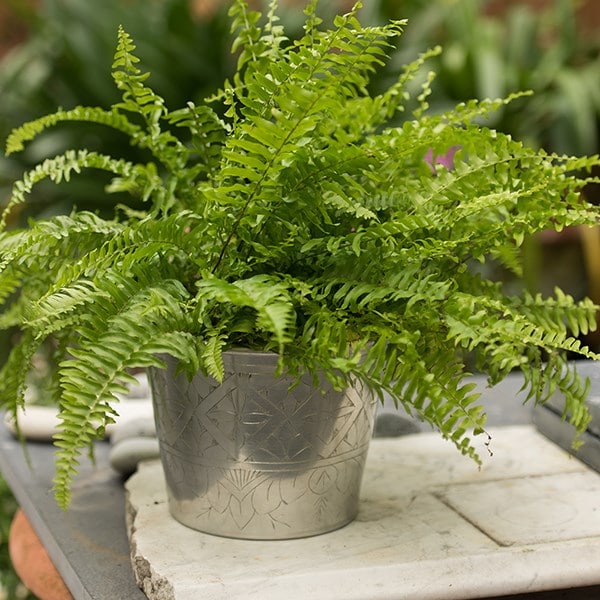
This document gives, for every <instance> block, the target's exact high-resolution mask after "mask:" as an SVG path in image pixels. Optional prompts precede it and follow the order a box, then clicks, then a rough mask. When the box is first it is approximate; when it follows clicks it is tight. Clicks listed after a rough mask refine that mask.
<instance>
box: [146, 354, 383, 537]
mask: <svg viewBox="0 0 600 600" xmlns="http://www.w3.org/2000/svg"><path fill="white" fill-rule="evenodd" d="M162 358H163V359H164V360H165V361H166V362H167V365H168V368H167V369H155V368H152V369H150V370H149V379H150V385H151V387H152V393H153V402H154V414H155V420H156V428H157V435H158V439H159V445H160V455H161V461H162V464H163V469H164V473H165V480H166V486H167V494H168V501H169V510H170V512H171V515H172V516H173V517H174V518H175V519H176V520H177V521H179V522H181V523H183V524H184V525H187V526H189V527H191V528H193V529H196V530H199V531H202V532H205V533H211V534H215V535H220V536H226V537H234V538H243V539H261V540H268V539H288V538H298V537H306V536H311V535H317V534H321V533H325V532H328V531H332V530H334V529H337V528H339V527H342V526H343V525H346V524H347V523H349V522H350V521H352V520H353V519H354V517H355V516H356V514H357V512H358V500H359V492H360V483H361V479H362V474H363V469H364V465H365V460H366V456H367V450H368V446H369V442H370V439H371V435H372V430H373V419H374V413H375V400H374V398H373V396H372V394H370V393H367V392H366V391H362V390H361V389H359V388H358V387H356V388H351V389H348V390H345V391H341V392H340V391H335V390H334V389H333V388H332V386H331V385H330V383H329V382H328V381H327V380H326V379H325V378H324V377H323V378H321V380H320V382H319V384H318V385H317V386H315V385H314V384H313V383H314V382H313V378H312V377H311V376H309V375H306V376H304V377H303V378H302V379H301V380H300V382H299V383H298V384H297V385H295V386H292V384H293V383H294V382H295V381H296V379H295V378H294V377H291V376H289V375H283V376H278V377H275V371H276V367H277V355H276V354H272V353H261V352H252V351H244V350H240V351H228V352H225V353H223V360H224V366H225V377H224V378H223V382H222V383H218V382H217V381H216V380H214V379H213V378H211V377H205V376H203V375H202V374H197V375H196V376H195V377H194V378H193V379H192V380H191V381H190V380H188V378H187V377H186V375H185V374H184V373H179V372H177V362H176V360H175V359H172V358H171V357H162Z"/></svg>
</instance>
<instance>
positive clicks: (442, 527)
mask: <svg viewBox="0 0 600 600" xmlns="http://www.w3.org/2000/svg"><path fill="white" fill-rule="evenodd" d="M491 433H492V437H493V440H492V448H493V453H494V455H493V456H491V457H490V456H483V458H484V460H485V464H484V467H483V468H482V469H481V470H478V468H477V466H476V465H474V463H472V461H470V460H469V459H466V458H464V457H462V456H461V455H460V454H458V453H457V452H456V450H455V449H454V447H453V446H451V445H450V444H448V443H447V442H444V441H443V440H441V439H440V438H439V436H438V435H437V434H417V435H412V436H406V437H402V438H398V439H393V440H374V441H373V443H372V446H371V449H370V453H369V459H368V464H367V470H366V473H365V479H364V483H363V493H362V504H361V510H360V513H359V515H358V518H357V519H356V521H355V522H353V523H352V524H350V525H348V526H347V527H345V528H343V529H340V530H338V531H335V532H332V533H329V534H325V535H322V536H318V537H313V538H307V539H303V540H289V541H277V542H257V541H241V540H230V539H224V538H219V537H215V536H210V535H206V534H202V533H198V532H195V531H192V530H191V529H188V528H186V527H184V526H183V525H180V524H179V523H177V522H176V521H174V520H173V519H172V518H171V517H170V516H169V514H168V511H167V504H166V494H165V490H164V483H163V478H162V471H161V468H160V465H159V464H158V463H157V462H150V463H146V464H143V465H142V466H141V468H140V470H139V472H138V473H137V474H135V475H134V476H133V477H132V478H131V479H130V480H129V481H128V482H127V484H126V486H127V495H128V507H127V513H128V515H129V519H128V520H129V523H128V533H129V537H130V545H131V550H132V563H133V566H134V571H135V574H136V578H137V581H138V585H140V587H142V589H143V590H144V592H145V593H146V595H147V596H148V598H150V599H152V600H173V599H175V600H197V599H198V598H202V599H203V600H241V599H244V600H254V599H256V600H258V599H260V600H276V599H277V600H279V599H281V598H285V599H286V600H306V599H307V598H310V599H311V600H368V599H373V600H399V599H405V598H410V599H411V600H445V599H447V600H452V599H461V600H466V599H469V598H481V597H486V596H494V595H501V594H513V593H521V592H531V591H539V590H546V589H556V588H568V587H578V586H585V585H595V584H599V583H600V512H599V508H598V507H599V505H600V494H599V492H600V475H599V474H597V473H595V472H593V471H591V470H589V469H588V468H587V467H586V466H585V465H584V464H583V463H581V462H579V461H578V460H576V459H574V458H572V457H571V456H570V455H568V454H567V453H566V452H564V451H563V450H561V449H560V448H558V447H557V446H555V445H554V444H552V443H550V442H549V441H547V440H546V439H545V438H543V437H542V436H541V435H539V434H538V433H537V432H536V431H535V430H534V429H533V428H530V427H507V428H499V429H495V430H492V432H491Z"/></svg>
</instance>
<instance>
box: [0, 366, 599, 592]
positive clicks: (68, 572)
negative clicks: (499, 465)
mask: <svg viewBox="0 0 600 600" xmlns="http://www.w3.org/2000/svg"><path fill="white" fill-rule="evenodd" d="M520 383H521V382H520V378H519V377H510V378H508V379H507V380H505V381H504V382H503V383H502V384H501V385H500V386H497V387H496V388H494V389H493V390H486V392H485V396H484V404H485V405H486V407H487V409H488V414H489V421H490V424H492V425H503V424H505V425H513V424H519V423H528V422H530V420H531V409H530V408H526V407H523V406H522V397H519V395H518V393H517V392H518V390H519V387H520ZM385 410H389V408H386V409H385ZM28 453H29V457H30V462H31V467H30V466H28V464H27V461H26V459H25V456H24V453H23V449H22V448H21V446H20V444H19V442H17V441H16V440H15V439H14V438H13V437H12V436H11V435H10V433H9V432H8V431H7V430H6V429H5V428H3V427H0V470H1V471H2V474H3V476H4V477H5V479H6V480H7V482H8V484H9V485H10V487H11V488H12V490H13V492H14V494H15V496H16V498H17V500H18V502H19V503H20V505H21V507H22V508H23V510H24V511H25V513H26V515H27V517H28V518H29V520H30V522H31V524H32V525H33V527H34V529H35V530H36V532H37V534H38V536H39V537H40V539H41V541H42V543H43V544H44V546H45V547H46V549H47V550H48V552H49V554H50V556H51V558H52V560H53V561H54V563H55V565H56V567H57V569H58V570H59V571H60V573H61V575H62V576H63V579H64V580H65V582H66V584H67V586H68V587H69V589H70V590H71V593H72V594H73V596H74V598H75V600H144V599H145V596H144V594H143V593H142V592H141V591H140V590H139V589H138V588H137V586H136V584H135V581H134V577H133V572H132V570H131V566H130V563H129V545H128V541H127V536H126V533H125V522H124V519H125V517H124V507H125V502H124V492H123V482H122V480H121V478H120V476H119V475H117V474H116V473H115V472H113V471H112V470H111V468H110V466H109V465H108V460H107V455H108V446H107V444H104V443H101V444H98V445H97V451H96V465H95V466H93V465H91V464H90V463H89V462H87V461H85V460H84V461H83V462H82V465H83V466H82V469H81V472H80V474H79V476H78V478H77V479H76V482H75V485H74V488H73V502H72V506H71V508H70V509H69V511H67V512H63V511H62V510H60V509H59V508H58V507H57V506H56V504H55V502H54V499H53V496H52V493H51V491H50V490H51V487H52V475H53V468H54V467H53V449H52V447H51V446H50V445H47V444H33V443H30V444H28ZM599 578H600V557H599ZM505 598H506V599H508V598H512V599H516V598H527V599H528V600H559V599H560V600H591V599H593V598H600V585H599V586H594V587H588V588H580V589H572V590H556V591H553V592H538V593H534V594H528V595H521V596H510V597H508V596H507V597H505ZM199 600H201V599H199ZM365 600H366V599H365Z"/></svg>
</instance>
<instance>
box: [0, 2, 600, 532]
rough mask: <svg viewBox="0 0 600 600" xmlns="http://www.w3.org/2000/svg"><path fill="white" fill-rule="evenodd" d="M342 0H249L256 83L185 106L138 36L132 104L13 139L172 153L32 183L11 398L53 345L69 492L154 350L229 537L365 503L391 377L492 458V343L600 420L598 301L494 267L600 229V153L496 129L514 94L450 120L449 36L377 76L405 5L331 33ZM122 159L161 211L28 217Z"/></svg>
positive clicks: (198, 481)
mask: <svg viewBox="0 0 600 600" xmlns="http://www.w3.org/2000/svg"><path fill="white" fill-rule="evenodd" d="M316 4H317V1H316V0H311V1H310V2H308V5H307V7H306V9H305V16H306V19H305V24H304V35H303V37H302V38H301V39H300V40H298V41H296V42H290V41H288V40H287V39H286V37H285V34H284V31H283V30H282V28H281V27H280V25H279V24H278V18H277V10H276V9H277V7H276V5H277V2H276V0H272V1H271V2H270V5H269V10H268V12H267V14H266V16H265V17H264V18H262V19H261V16H260V15H259V14H258V13H256V12H252V11H251V10H249V8H248V6H247V4H246V2H245V0H235V1H234V2H233V3H232V6H231V9H230V17H231V21H232V30H233V31H234V32H235V34H236V37H235V41H234V43H233V51H235V52H237V53H238V65H237V71H236V73H235V75H234V77H233V78H232V81H226V82H225V83H224V84H223V87H222V89H221V90H220V91H219V92H218V93H216V94H214V95H213V96H212V97H210V98H208V99H207V100H206V102H205V103H203V104H201V105H195V104H192V103H189V104H188V105H187V106H186V107H184V108H181V109H178V110H170V109H168V108H167V107H166V106H165V103H164V102H163V100H162V99H161V98H160V97H159V96H158V95H157V94H156V93H154V92H153V90H152V89H151V87H149V86H148V85H147V83H146V81H147V74H146V73H143V72H142V71H141V70H139V69H138V66H137V62H138V59H137V58H136V56H135V54H134V45H133V42H132V40H131V39H130V37H129V36H128V34H127V33H126V32H125V31H124V30H123V29H120V30H119V32H118V44H117V50H116V54H115V59H114V63H113V70H112V73H113V78H114V81H115V83H116V85H117V87H118V88H119V90H121V92H122V100H121V101H120V102H119V103H117V104H115V105H114V106H112V107H110V108H108V109H104V108H93V107H76V108H74V109H71V110H58V111H57V112H55V113H54V114H51V115H48V116H45V117H42V118H40V119H37V120H36V121H33V122H30V123H27V124H25V125H23V126H22V127H20V128H18V129H17V130H15V131H14V132H13V133H12V134H11V135H10V137H9V138H8V141H7V151H8V153H12V152H16V151H19V150H21V149H22V148H23V145H24V144H25V143H26V142H28V141H29V140H31V139H33V138H35V137H36V136H38V135H39V134H40V133H42V132H43V131H44V130H46V129H48V128H50V127H54V126H57V125H59V124H60V123H63V122H68V121H83V122H90V123H94V124H102V125H105V126H106V127H108V128H112V129H116V130H117V131H119V132H120V133H121V134H122V135H123V139H124V140H125V139H127V140H129V142H130V143H131V144H133V145H134V146H136V147H138V148H140V149H141V150H143V151H144V152H145V153H146V155H147V162H144V163H141V162H140V163H131V162H128V161H127V160H125V159H122V158H119V157H117V156H106V155H102V154H99V153H96V152H94V151H89V150H85V149H78V150H75V149H71V150H67V151H66V152H65V153H63V154H61V155H59V156H56V157H54V158H49V159H46V160H45V161H43V162H41V163H40V164H39V165H38V166H37V167H35V168H34V169H33V170H32V171H30V172H28V173H26V174H25V175H24V176H23V178H22V179H21V180H20V181H17V182H16V183H15V184H14V187H13V191H12V196H11V198H10V201H9V202H8V205H7V207H6V210H5V211H4V216H3V217H2V227H3V228H4V231H3V233H2V234H1V237H0V264H1V267H2V271H1V273H0V290H1V293H0V297H1V298H2V301H3V303H4V307H5V308H4V312H3V314H2V316H1V319H0V321H1V325H2V326H3V327H5V328H7V327H14V326H17V327H18V328H19V329H20V331H21V336H20V339H19V341H18V343H17V344H16V345H15V347H14V349H13V350H12V352H11V354H10V357H9V358H8V360H7V362H6V364H5V366H4V368H3V369H2V372H1V374H0V390H1V398H2V404H3V405H4V406H5V407H6V408H7V409H8V410H9V411H11V412H13V413H16V412H17V409H18V408H19V407H20V406H21V405H22V404H23V402H24V387H25V381H26V377H27V373H28V370H29V369H30V365H31V362H32V357H33V356H34V354H35V352H36V349H37V348H38V347H39V346H40V344H42V343H43V342H44V341H46V340H48V339H51V340H53V348H54V351H55V353H56V356H57V358H58V361H57V364H58V368H57V369H56V372H55V373H54V377H55V378H56V382H57V385H56V386H55V389H56V402H57V404H58V406H59V410H60V420H61V423H62V425H61V427H60V431H59V432H58V433H57V434H56V439H55V444H56V446H57V453H56V476H55V479H54V486H55V487H54V491H55V494H56V498H57V500H58V502H59V503H60V504H61V505H62V506H65V507H66V506H67V505H68V503H69V499H70V492H69V490H70V484H71V481H72V478H73V476H74V475H75V473H76V470H77V465H78V457H79V456H80V453H81V451H82V450H83V449H84V448H86V447H91V445H92V444H93V442H94V440H96V439H98V438H100V437H101V436H102V435H103V431H104V428H105V427H106V425H107V424H109V423H110V422H111V421H112V420H113V418H114V416H115V414H116V413H117V411H118V405H117V403H116V395H117V394H118V393H120V392H121V391H122V390H123V388H124V386H126V385H127V384H128V382H129V381H130V380H131V378H132V375H131V372H132V369H135V368H148V369H149V370H150V373H151V379H152V383H153V388H154V395H155V398H154V400H155V412H156V415H157V416H156V418H157V426H158V429H159V438H161V444H162V449H161V453H162V459H163V465H164V467H165V471H166V480H167V484H168V488H169V493H170V507H171V511H172V512H173V514H174V515H175V516H176V517H177V518H179V519H180V520H182V521H183V522H185V523H187V524H188V525H191V526H193V527H198V528H200V529H203V530H205V531H211V532H214V533H223V534H225V535H233V536H241V537H293V536H295V535H308V534H310V533H317V532H318V531H324V530H328V529H331V528H333V527H337V526H340V525H341V524H343V523H344V522H347V521H348V520H349V519H351V518H352V516H353V515H354V513H355V512H356V503H357V495H358V491H357V485H358V483H359V482H360V473H361V471H362V465H363V463H364V452H365V451H366V446H367V444H368V438H369V435H370V426H371V423H372V406H373V402H372V398H381V397H383V395H384V394H389V395H391V396H392V398H393V399H394V400H395V401H396V402H397V403H398V405H399V406H402V407H404V408H405V409H406V410H407V411H408V412H409V413H410V414H412V415H415V416H417V417H419V418H421V419H423V420H425V421H426V422H428V423H430V424H431V426H432V427H433V428H435V429H437V430H438V431H439V432H440V433H441V435H442V436H444V437H445V438H448V439H449V440H451V441H452V442H453V443H454V444H455V445H456V446H457V448H458V449H459V450H460V451H461V452H462V453H464V454H466V455H469V456H471V457H473V458H474V459H475V460H479V458H478V456H477V452H476V450H475V449H474V446H473V443H472V438H473V436H476V435H484V436H485V435H486V433H485V414H484V413H483V411H482V409H481V407H480V406H479V405H478V404H477V394H476V393H474V391H473V388H472V386H471V385H469V384H468V383H466V382H465V378H466V377H467V375H468V373H467V371H468V370H467V368H466V367H465V363H466V360H467V357H468V359H469V361H471V362H470V363H469V364H474V365H475V367H476V368H477V369H479V370H480V371H482V372H483V373H486V374H487V375H488V377H489V381H490V383H491V384H494V383H496V382H498V381H500V380H501V379H502V378H503V377H504V376H506V375H507V374H508V373H509V372H511V371H512V370H514V369H521V370H522V372H523V374H524V376H525V382H526V386H527V388H528V390H529V396H530V398H531V399H534V400H535V401H543V400H544V399H545V398H547V397H548V395H549V394H551V393H552V392H553V391H554V390H556V389H558V390H560V391H561V392H562V393H563V394H564V398H565V414H567V413H568V414H569V417H570V419H571V422H572V423H573V424H574V425H575V426H576V427H577V428H578V429H579V430H583V429H585V427H586V424H587V422H588V419H589V417H588V414H587V412H586V409H585V405H584V399H585V394H586V386H585V384H584V383H583V382H582V381H581V380H580V379H579V377H578V376H577V373H576V372H575V370H574V368H572V366H571V365H570V363H569V362H567V353H568V352H574V353H578V354H580V355H582V356H584V357H593V355H592V354H591V352H589V351H588V350H587V349H586V348H585V347H582V346H581V345H580V343H579V342H578V341H577V336H578V335H579V334H580V333H585V332H587V331H588V330H589V329H593V328H594V327H595V323H596V321H595V314H596V306H594V305H593V304H592V303H591V302H590V301H582V302H575V301H574V300H573V299H572V298H570V297H569V296H567V295H565V294H563V293H561V292H560V291H557V293H556V296H555V297H552V298H542V297H540V296H533V295H530V294H528V293H527V292H523V293H521V294H519V295H510V294H507V293H505V291H504V290H503V288H502V286H501V284H499V283H495V282H492V281H488V280H486V279H484V278H483V277H481V276H480V275H478V274H477V270H476V269H474V268H471V265H472V264H475V263H476V262H477V261H480V262H483V261H486V260H495V261H499V262H501V263H502V264H503V265H506V266H507V267H509V268H510V269H512V270H513V271H514V272H515V273H517V274H520V273H521V267H520V263H519V247H520V245H521V243H522V241H523V239H524V237H525V236H528V235H530V234H531V233H533V232H535V231H538V230H541V229H545V228H549V227H550V228H554V229H561V228H563V227H565V226H568V225H574V224H584V225H585V224H592V223H595V222H596V220H597V216H598V212H597V209H596V208H595V207H593V206H591V205H589V204H587V203H586V202H585V200H584V199H583V198H582V197H581V196H580V193H579V192H580V190H581V189H582V187H583V186H585V185H586V183H587V182H588V181H589V180H590V176H589V175H588V174H587V173H589V170H590V169H591V167H592V166H594V165H597V164H598V163H599V162H600V161H599V160H598V157H592V158H575V157H567V156H554V155H548V154H545V153H544V152H541V151H539V152H538V151H534V150H532V149H529V148H526V147H524V146H523V145H522V144H521V143H519V142H517V141H515V140H513V139H511V138H510V137H508V136H505V135H502V134H500V133H497V132H495V131H492V130H489V129H486V128H484V127H482V126H480V125H478V119H480V118H481V117H483V116H485V115H486V114H487V113H489V112H490V111H492V110H495V109H498V108H500V107H501V106H502V105H503V104H505V103H506V102H509V101H512V100H514V99H515V98H514V97H511V98H508V99H506V100H498V101H490V100H486V101H482V102H470V103H467V104H461V105H459V106H457V107H456V108H455V109H454V110H452V111H450V112H446V113H444V114H429V112H428V111H427V96H428V93H429V86H430V83H431V81H432V76H425V77H424V78H422V79H421V82H422V83H421V84H420V86H417V87H418V91H417V92H416V93H415V94H414V95H415V96H416V98H413V99H412V100H411V93H410V92H411V90H412V89H414V88H415V82H416V81H418V79H417V77H418V73H420V71H421V69H420V68H421V66H422V65H423V63H424V62H425V61H426V60H427V58H428V57H429V56H431V55H432V54H435V53H437V52H438V50H433V51H431V52H428V53H425V54H424V55H423V56H421V57H420V58H418V59H417V60H416V61H414V62H413V63H411V64H409V65H407V66H406V67H405V69H404V70H403V72H402V73H401V74H400V75H399V77H398V79H397V81H396V82H395V83H393V84H392V85H391V87H389V88H388V89H387V90H385V91H384V92H383V93H381V94H376V95H373V94H371V93H370V92H369V87H368V86H369V77H370V76H371V74H372V73H373V72H374V71H375V70H376V69H377V68H378V67H380V66H381V65H383V64H384V60H385V56H386V52H387V51H388V50H390V48H391V47H392V44H393V42H394V39H395V38H396V37H397V36H398V35H400V33H401V30H402V28H403V26H404V23H403V22H401V21H394V22H390V23H388V24H386V25H382V26H376V27H364V26H362V25H361V23H360V22H359V20H358V17H357V13H358V10H359V7H360V5H359V4H358V3H357V5H356V6H355V7H354V8H353V9H352V10H351V11H350V12H349V13H348V14H346V15H344V16H339V17H337V18H336V19H335V22H334V24H333V26H332V27H331V28H329V29H328V28H323V27H322V23H321V22H320V19H319V18H318V16H317V13H316ZM411 101H414V102H415V105H414V107H413V112H412V114H408V107H410V103H411ZM403 111H406V113H407V114H405V115H404V121H403V122H402V123H401V124H400V125H398V124H397V121H396V120H395V119H397V117H399V116H400V115H401V113H402V112H403ZM449 149H451V150H452V152H455V154H454V156H453V160H452V164H449V163H448V164H443V162H444V161H443V160H440V158H439V157H442V156H444V155H445V154H446V153H447V152H448V150H449ZM449 167H450V168H449ZM98 169H99V170H103V171H108V172H109V173H111V174H112V175H113V179H112V183H111V184H110V186H109V187H108V189H107V190H106V192H107V193H116V192H119V193H126V194H129V195H131V196H132V197H134V198H135V199H136V201H139V200H141V201H143V202H144V203H145V207H146V208H145V210H143V211H140V210H139V209H136V210H133V209H131V208H128V207H127V206H126V205H119V206H118V207H117V208H116V209H115V214H114V215H113V216H111V217H108V218H102V217H100V216H98V215H96V214H92V213H90V212H86V211H77V210H73V212H72V213H71V214H70V215H68V216H56V217H54V218H51V219H48V220H37V221H33V222H32V223H30V226H29V227H28V228H27V229H19V230H10V229H7V228H6V227H5V224H6V222H7V219H8V218H9V215H10V214H11V213H12V212H13V211H15V210H16V209H17V208H18V206H19V205H21V204H22V203H24V202H26V199H27V195H28V193H29V192H30V190H31V189H32V187H33V186H34V185H36V184H37V183H38V182H40V181H41V180H44V179H50V180H52V181H55V182H60V181H63V180H69V179H70V178H71V177H83V176H84V175H85V174H87V175H88V176H90V177H93V173H94V171H95V170H98ZM80 172H82V173H81V174H80ZM274 375H275V376H276V377H274ZM269 382H270V383H274V385H275V388H274V390H272V389H270V388H269V387H268V383H269ZM171 392H172V393H173V394H174V399H173V400H170V399H169V398H167V397H165V395H166V394H169V393H171ZM300 393H306V396H302V397H301V396H300V395H299V394H300ZM331 419H333V420H331ZM311 434H314V435H315V437H316V441H315V439H312V438H309V435H311ZM196 435H198V436H199V437H195V436H196ZM211 460H213V464H211V465H207V463H208V462H209V461H211ZM277 460H280V461H281V460H282V461H283V463H284V464H283V466H281V465H280V464H278V463H277V462H276V461H277ZM196 467H200V468H201V469H204V471H202V473H201V474H196V472H195V470H194V469H195V468H196ZM352 482H354V483H352ZM357 482H358V483H357ZM329 493H334V494H337V496H334V497H333V499H332V497H331V496H330V495H328V494H329ZM302 503H304V504H302ZM288 509H289V510H290V511H292V512H293V514H294V516H293V517H291V516H290V515H289V514H288V517H289V518H287V517H284V516H281V514H282V513H280V512H279V511H285V510H288ZM286 514H287V513H286ZM298 515H300V516H298ZM196 518H198V519H199V520H196ZM295 518H298V520H299V521H300V520H301V521H302V525H300V524H298V523H295V522H294V523H292V522H291V521H292V520H293V519H295ZM226 519H229V521H228V523H225V520H226ZM232 522H233V524H232ZM257 523H258V525H259V526H258V525H257V526H256V527H255V524H257ZM307 523H309V525H308V526H307ZM311 527H312V529H311Z"/></svg>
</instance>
